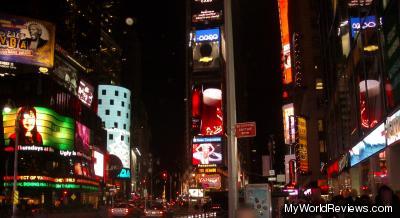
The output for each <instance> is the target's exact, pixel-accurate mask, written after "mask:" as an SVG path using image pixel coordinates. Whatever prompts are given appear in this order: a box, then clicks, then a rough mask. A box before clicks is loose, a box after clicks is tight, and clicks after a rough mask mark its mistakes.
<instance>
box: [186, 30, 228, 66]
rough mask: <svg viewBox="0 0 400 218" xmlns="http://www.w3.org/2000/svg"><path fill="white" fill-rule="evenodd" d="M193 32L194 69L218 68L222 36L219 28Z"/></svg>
mask: <svg viewBox="0 0 400 218" xmlns="http://www.w3.org/2000/svg"><path fill="white" fill-rule="evenodd" d="M193 34H194V45H193V71H196V72H198V71H209V70H216V69H218V68H219V66H220V64H219V59H220V37H221V35H220V30H219V28H215V29H204V30H196V31H194V33H193Z"/></svg>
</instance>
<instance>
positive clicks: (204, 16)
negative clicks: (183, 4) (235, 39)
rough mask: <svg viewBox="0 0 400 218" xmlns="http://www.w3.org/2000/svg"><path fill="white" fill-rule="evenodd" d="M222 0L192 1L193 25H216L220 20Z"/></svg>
mask: <svg viewBox="0 0 400 218" xmlns="http://www.w3.org/2000/svg"><path fill="white" fill-rule="evenodd" d="M222 10H223V6H222V0H194V1H193V2H192V23H193V24H208V25H210V24H217V23H219V22H220V21H221V20H222Z"/></svg>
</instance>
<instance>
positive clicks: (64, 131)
mask: <svg viewBox="0 0 400 218" xmlns="http://www.w3.org/2000/svg"><path fill="white" fill-rule="evenodd" d="M17 117H19V125H20V127H21V128H20V131H19V133H18V134H19V135H20V137H19V139H20V142H19V144H20V145H23V146H24V145H29V146H47V147H53V148H56V149H59V150H73V149H74V124H75V122H74V120H73V119H71V118H69V117H65V116H61V115H59V114H57V113H56V112H54V111H53V110H51V109H48V108H43V107H21V108H18V111H17V109H13V110H11V111H10V112H8V113H6V112H3V127H4V139H5V146H14V145H15V144H14V143H15V139H16V134H17V133H15V120H16V119H17Z"/></svg>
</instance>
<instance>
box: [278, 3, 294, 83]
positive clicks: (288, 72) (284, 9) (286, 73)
mask: <svg viewBox="0 0 400 218" xmlns="http://www.w3.org/2000/svg"><path fill="white" fill-rule="evenodd" d="M278 8H279V19H280V28H281V42H282V64H283V72H282V77H283V84H289V83H291V82H293V78H292V77H293V76H292V62H291V58H290V56H291V55H290V33H289V21H288V19H289V18H288V12H289V11H288V10H289V1H288V0H278Z"/></svg>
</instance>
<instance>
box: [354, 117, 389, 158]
mask: <svg viewBox="0 0 400 218" xmlns="http://www.w3.org/2000/svg"><path fill="white" fill-rule="evenodd" d="M385 147H386V138H385V125H384V124H381V125H379V126H378V127H377V128H376V129H375V130H373V131H372V132H371V133H370V134H369V135H368V136H366V137H365V138H364V139H363V140H362V141H361V142H359V143H358V144H357V145H355V146H354V147H353V148H352V149H351V150H350V151H349V153H350V165H351V166H354V165H356V164H358V163H360V162H361V161H363V160H365V159H367V158H369V157H371V156H372V155H374V154H376V153H378V152H379V151H381V150H382V149H384V148H385Z"/></svg>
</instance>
